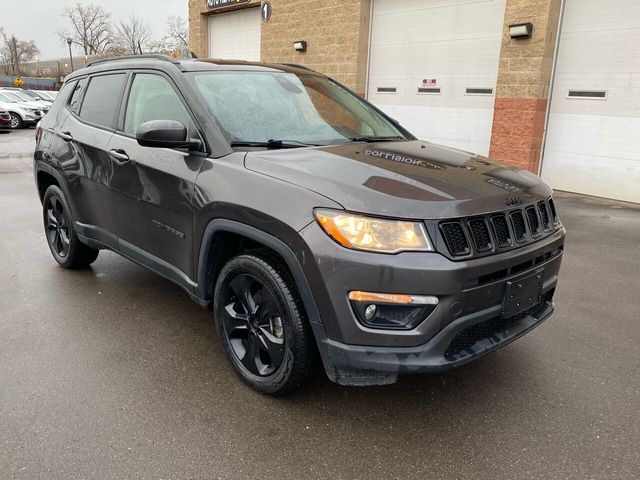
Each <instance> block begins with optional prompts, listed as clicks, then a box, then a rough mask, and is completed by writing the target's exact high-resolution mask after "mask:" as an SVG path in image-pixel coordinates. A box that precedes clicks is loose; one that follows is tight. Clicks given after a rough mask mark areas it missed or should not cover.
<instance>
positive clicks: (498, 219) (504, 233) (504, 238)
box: [491, 215, 511, 248]
mask: <svg viewBox="0 0 640 480" xmlns="http://www.w3.org/2000/svg"><path fill="white" fill-rule="evenodd" d="M491 223H492V224H493V232H494V233H495V234H496V240H497V241H498V247H500V248H505V247H510V246H511V232H510V231H509V224H508V223H507V217H506V216H504V215H496V216H495V217H493V218H492V219H491Z"/></svg>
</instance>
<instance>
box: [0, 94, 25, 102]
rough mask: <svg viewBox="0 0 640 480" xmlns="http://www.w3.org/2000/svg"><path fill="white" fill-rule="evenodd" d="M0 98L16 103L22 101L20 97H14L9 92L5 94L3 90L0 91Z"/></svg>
mask: <svg viewBox="0 0 640 480" xmlns="http://www.w3.org/2000/svg"><path fill="white" fill-rule="evenodd" d="M0 99H2V100H3V101H5V102H8V103H17V102H21V101H22V100H20V99H16V98H15V97H13V96H11V95H10V94H6V93H5V92H0Z"/></svg>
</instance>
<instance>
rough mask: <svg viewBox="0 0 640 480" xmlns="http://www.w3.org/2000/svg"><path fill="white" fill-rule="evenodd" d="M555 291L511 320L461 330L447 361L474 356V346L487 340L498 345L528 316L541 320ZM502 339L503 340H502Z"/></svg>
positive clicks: (491, 322)
mask: <svg viewBox="0 0 640 480" xmlns="http://www.w3.org/2000/svg"><path fill="white" fill-rule="evenodd" d="M553 293H554V292H553V290H551V291H550V292H548V293H547V294H545V295H544V296H543V298H542V300H541V301H540V303H538V304H537V305H536V306H535V307H533V308H531V309H529V310H527V311H526V312H522V313H520V314H518V315H516V316H513V317H510V318H504V317H502V316H499V317H494V318H492V319H490V320H486V321H484V322H480V323H476V324H475V325H471V326H470V327H467V328H464V329H462V330H460V332H458V333H457V334H456V336H455V337H453V340H452V341H451V343H450V344H449V347H448V348H447V350H446V352H445V354H444V356H445V358H446V359H447V360H449V361H452V360H458V359H460V358H463V357H466V356H469V355H473V354H474V353H476V351H474V348H473V347H474V345H475V344H476V343H477V342H480V341H482V340H485V339H492V340H494V342H495V343H496V344H497V343H498V342H500V341H501V340H504V338H505V337H506V336H507V334H508V332H507V330H508V329H509V327H511V326H512V325H514V324H515V323H517V322H519V321H520V320H522V319H523V318H524V317H526V316H527V315H532V316H533V317H534V318H539V316H540V315H541V314H542V312H543V311H544V310H545V309H546V308H547V305H548V303H549V302H550V301H551V300H552V298H553ZM501 337H502V338H501Z"/></svg>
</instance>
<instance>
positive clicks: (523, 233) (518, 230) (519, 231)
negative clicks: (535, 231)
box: [510, 210, 527, 242]
mask: <svg viewBox="0 0 640 480" xmlns="http://www.w3.org/2000/svg"><path fill="white" fill-rule="evenodd" d="M510 216H511V225H512V226H513V234H514V235H515V237H516V242H524V241H525V240H526V239H527V226H526V225H525V223H524V216H523V215H522V212H521V211H520V210H518V211H516V212H511V215H510Z"/></svg>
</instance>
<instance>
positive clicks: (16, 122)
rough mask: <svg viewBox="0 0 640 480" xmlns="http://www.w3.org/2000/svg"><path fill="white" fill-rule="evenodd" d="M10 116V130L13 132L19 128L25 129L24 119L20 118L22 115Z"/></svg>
mask: <svg viewBox="0 0 640 480" xmlns="http://www.w3.org/2000/svg"><path fill="white" fill-rule="evenodd" d="M9 115H10V116H11V124H10V125H11V126H10V128H11V129H12V130H17V129H19V128H22V127H23V123H22V118H21V117H20V115H18V114H17V113H13V112H11V113H9Z"/></svg>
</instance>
